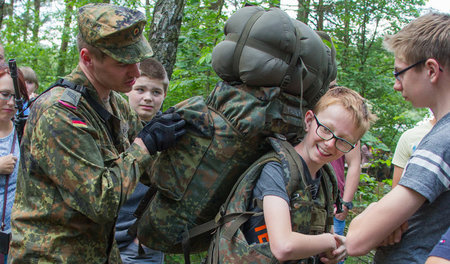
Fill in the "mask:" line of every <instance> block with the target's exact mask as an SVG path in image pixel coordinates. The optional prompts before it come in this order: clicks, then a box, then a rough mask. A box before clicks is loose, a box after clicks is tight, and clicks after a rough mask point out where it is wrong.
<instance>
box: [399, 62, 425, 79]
mask: <svg viewBox="0 0 450 264" xmlns="http://www.w3.org/2000/svg"><path fill="white" fill-rule="evenodd" d="M425 61H426V60H421V61H418V62H416V63H414V64H412V65H409V66H408V67H406V68H404V69H403V70H401V71H399V72H396V71H393V72H392V73H393V74H394V77H395V79H397V81H399V82H401V81H402V80H401V79H400V77H399V76H400V74H403V73H405V72H406V71H408V70H409V69H412V68H414V67H416V66H417V65H419V64H421V63H424V62H425Z"/></svg>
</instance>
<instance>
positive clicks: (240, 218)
mask: <svg viewBox="0 0 450 264" xmlns="http://www.w3.org/2000/svg"><path fill="white" fill-rule="evenodd" d="M270 161H278V162H279V159H277V155H276V153H274V152H269V153H267V154H265V155H264V156H262V157H261V158H259V159H258V160H257V161H255V162H254V163H253V165H252V166H250V167H249V168H248V169H247V170H246V171H245V172H244V173H243V174H242V175H241V176H240V177H239V179H238V180H237V181H236V182H235V184H234V185H233V188H232V189H231V191H230V193H229V194H228V197H227V200H226V201H225V203H224V204H223V205H222V206H221V207H220V210H219V212H218V213H217V215H216V217H215V219H214V220H211V221H208V222H206V223H204V224H201V225H198V226H195V227H193V228H191V229H189V230H185V232H184V233H183V235H182V243H181V244H182V247H183V254H184V261H185V264H190V263H191V262H190V257H189V255H190V239H191V238H193V237H196V236H199V235H201V234H205V233H207V232H210V231H212V230H215V229H217V228H219V227H220V226H223V225H224V224H226V223H228V222H230V221H235V222H233V224H232V225H231V227H230V228H229V229H228V230H226V231H225V233H226V234H227V236H228V237H230V238H231V237H232V236H233V235H234V234H235V233H236V231H237V229H238V228H239V227H240V226H241V225H242V224H243V223H245V222H246V221H247V220H248V219H250V217H252V216H254V215H257V214H258V215H260V214H262V212H261V213H257V212H250V211H245V212H239V213H230V214H226V210H227V208H228V205H229V203H230V200H231V199H232V198H233V195H234V193H235V191H236V189H237V188H238V186H239V184H240V182H241V181H242V179H243V178H244V177H246V176H247V175H249V174H253V175H256V174H257V173H258V172H260V170H261V169H262V167H263V166H264V164H266V163H268V162H270ZM217 254H218V252H217Z"/></svg>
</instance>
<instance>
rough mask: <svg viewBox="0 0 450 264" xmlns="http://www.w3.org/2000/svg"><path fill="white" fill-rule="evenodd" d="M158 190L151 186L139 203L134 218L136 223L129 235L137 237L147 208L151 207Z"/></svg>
mask: <svg viewBox="0 0 450 264" xmlns="http://www.w3.org/2000/svg"><path fill="white" fill-rule="evenodd" d="M157 190H158V189H157V188H156V187H155V186H154V185H150V187H149V188H148V190H147V192H146V193H145V195H144V197H143V198H142V199H141V201H140V202H139V205H138V207H137V208H136V210H135V211H134V213H133V216H134V217H136V221H134V223H133V224H132V225H131V226H130V227H129V228H128V231H127V233H128V234H129V235H130V236H132V237H137V232H138V231H137V228H138V225H139V222H140V219H141V217H142V215H143V214H144V212H145V210H146V209H147V207H148V206H149V205H150V202H151V201H152V200H153V197H155V195H156V191H157Z"/></svg>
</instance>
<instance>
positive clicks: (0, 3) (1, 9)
mask: <svg viewBox="0 0 450 264" xmlns="http://www.w3.org/2000/svg"><path fill="white" fill-rule="evenodd" d="M5 8H6V5H5V0H0V29H1V28H2V25H3V17H4V16H5Z"/></svg>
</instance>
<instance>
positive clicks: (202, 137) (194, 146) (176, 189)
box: [150, 96, 214, 201]
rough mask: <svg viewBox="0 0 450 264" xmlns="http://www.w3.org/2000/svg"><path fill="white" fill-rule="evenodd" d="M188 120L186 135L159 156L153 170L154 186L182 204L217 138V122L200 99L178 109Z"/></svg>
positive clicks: (197, 98) (195, 98) (192, 99)
mask: <svg viewBox="0 0 450 264" xmlns="http://www.w3.org/2000/svg"><path fill="white" fill-rule="evenodd" d="M175 112H177V113H179V114H180V115H181V116H182V117H183V118H184V120H185V121H186V126H185V128H186V134H185V135H183V136H182V137H181V138H179V141H178V142H177V144H176V146H174V147H173V148H169V149H168V150H166V151H164V152H161V153H159V154H158V157H157V159H155V161H154V163H153V164H154V165H153V166H152V168H151V170H150V171H151V173H152V174H151V183H152V184H154V185H156V186H157V188H158V191H160V192H161V194H163V195H164V196H166V197H167V198H169V199H172V200H175V201H179V200H181V199H182V198H183V195H184V193H185V191H186V188H187V186H188V185H189V183H190V182H191V179H192V177H193V176H194V174H195V173H196V170H197V168H198V165H199V163H200V162H201V161H202V158H203V157H204V156H205V153H206V152H207V150H208V149H209V147H210V145H211V142H212V139H213V136H214V121H213V119H212V117H211V114H210V112H209V110H208V107H207V106H206V104H205V102H204V100H203V98H202V97H201V96H196V97H192V98H190V99H187V100H185V101H183V102H181V103H179V104H177V105H176V106H175Z"/></svg>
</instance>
